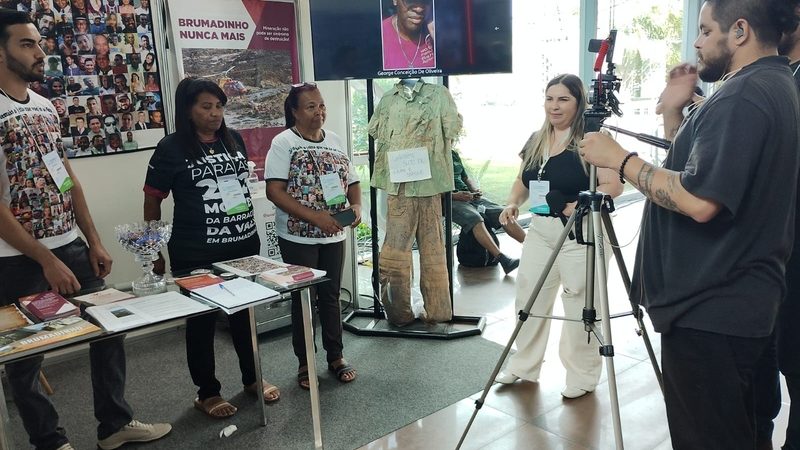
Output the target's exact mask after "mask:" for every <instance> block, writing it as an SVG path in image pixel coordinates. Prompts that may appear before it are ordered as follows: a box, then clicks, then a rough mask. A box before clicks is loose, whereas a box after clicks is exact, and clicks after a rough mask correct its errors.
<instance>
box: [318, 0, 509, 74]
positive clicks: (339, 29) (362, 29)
mask: <svg viewBox="0 0 800 450" xmlns="http://www.w3.org/2000/svg"><path fill="white" fill-rule="evenodd" d="M311 30H312V31H311V33H312V44H313V47H314V50H313V54H314V78H315V79H316V80H343V79H350V78H355V79H367V78H387V77H400V78H405V77H417V76H444V75H462V74H479V73H503V72H511V0H346V1H343V0H311Z"/></svg>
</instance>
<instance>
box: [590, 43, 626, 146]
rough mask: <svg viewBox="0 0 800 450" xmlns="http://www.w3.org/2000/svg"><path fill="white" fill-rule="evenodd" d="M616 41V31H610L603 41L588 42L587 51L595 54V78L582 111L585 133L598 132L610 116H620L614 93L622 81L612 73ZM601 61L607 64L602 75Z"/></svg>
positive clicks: (617, 90)
mask: <svg viewBox="0 0 800 450" xmlns="http://www.w3.org/2000/svg"><path fill="white" fill-rule="evenodd" d="M616 41H617V30H611V31H610V32H609V33H608V37H607V38H605V39H591V40H590V41H589V51H590V52H592V53H597V59H596V60H595V62H594V71H595V72H596V73H597V78H594V79H592V84H591V88H590V89H591V90H590V91H589V104H590V105H591V106H590V107H589V109H587V110H586V111H584V113H583V118H584V121H585V124H586V125H585V130H586V132H592V131H600V127H602V126H603V121H604V120H605V119H606V118H608V117H611V114H612V113H613V114H616V115H618V116H622V111H620V109H619V100H618V99H617V96H616V95H614V92H619V89H620V87H621V86H622V79H621V78H619V77H617V75H616V74H615V73H614V71H615V69H616V65H615V64H614V62H613V59H614V45H615V44H616ZM603 59H605V61H606V63H607V67H608V69H607V70H606V73H602V68H603Z"/></svg>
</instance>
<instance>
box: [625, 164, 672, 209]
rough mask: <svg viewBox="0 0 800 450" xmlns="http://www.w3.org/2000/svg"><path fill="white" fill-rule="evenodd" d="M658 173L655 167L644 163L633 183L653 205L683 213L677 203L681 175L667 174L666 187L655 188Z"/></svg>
mask: <svg viewBox="0 0 800 450" xmlns="http://www.w3.org/2000/svg"><path fill="white" fill-rule="evenodd" d="M657 171H658V169H657V168H656V167H654V166H653V165H651V164H648V163H644V164H643V165H642V168H641V169H639V173H637V174H636V179H635V180H631V181H633V182H634V183H635V184H636V187H637V188H638V189H639V191H641V192H642V194H644V195H645V197H647V198H649V199H650V200H651V201H652V202H653V203H655V204H657V205H659V206H662V207H664V208H667V209H669V210H672V211H676V212H679V213H683V211H681V210H680V208H678V204H677V203H676V202H675V195H676V194H677V193H678V192H679V188H680V176H681V175H680V173H675V172H668V173H667V174H666V176H667V179H666V186H655V184H656V180H655V176H656V172H657Z"/></svg>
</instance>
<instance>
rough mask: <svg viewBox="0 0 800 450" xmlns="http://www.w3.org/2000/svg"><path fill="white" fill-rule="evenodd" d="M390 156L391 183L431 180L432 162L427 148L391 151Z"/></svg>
mask: <svg viewBox="0 0 800 450" xmlns="http://www.w3.org/2000/svg"><path fill="white" fill-rule="evenodd" d="M388 156H389V181H391V182H392V183H406V182H409V181H420V180H427V179H429V178H431V161H430V159H429V157H428V149H427V148H425V147H419V148H408V149H404V150H395V151H391V152H389V154H388Z"/></svg>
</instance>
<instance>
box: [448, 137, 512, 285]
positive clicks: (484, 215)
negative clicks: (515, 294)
mask: <svg viewBox="0 0 800 450" xmlns="http://www.w3.org/2000/svg"><path fill="white" fill-rule="evenodd" d="M453 175H454V177H455V180H454V181H455V191H453V194H452V196H453V222H454V223H456V224H458V226H460V227H461V230H462V231H464V232H466V231H469V230H472V234H473V235H474V236H475V240H476V241H478V243H479V244H481V245H482V246H483V248H485V249H486V251H488V252H489V254H490V255H492V256H493V257H494V258H495V260H496V261H498V262H499V263H500V265H501V266H502V267H503V271H504V272H505V273H510V272H512V271H514V269H516V268H517V266H519V259H516V258H509V257H508V256H506V255H504V254H503V253H502V252H501V251H500V247H498V246H497V244H496V243H495V242H494V240H493V239H492V236H491V235H490V234H489V230H487V229H486V226H487V224H488V226H490V227H492V229H498V228H501V227H502V228H503V229H504V230H505V231H506V233H508V235H509V236H511V237H512V238H514V239H516V240H517V241H518V242H520V243H522V241H524V240H525V231H524V230H523V229H522V227H520V226H519V224H518V223H517V222H510V223H508V224H507V225H505V226H503V225H500V220H499V217H500V213H501V212H502V211H503V207H502V206H500V205H498V204H496V203H494V202H491V201H489V200H486V199H485V198H483V197H482V193H481V191H480V189H479V188H478V187H477V186H476V185H475V183H474V182H473V180H472V179H470V177H469V174H467V170H466V169H465V168H464V165H463V164H462V163H461V157H460V156H458V153H456V152H455V151H453Z"/></svg>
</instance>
